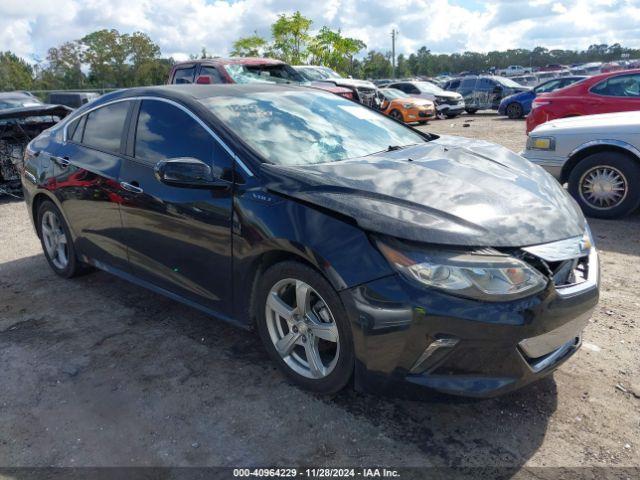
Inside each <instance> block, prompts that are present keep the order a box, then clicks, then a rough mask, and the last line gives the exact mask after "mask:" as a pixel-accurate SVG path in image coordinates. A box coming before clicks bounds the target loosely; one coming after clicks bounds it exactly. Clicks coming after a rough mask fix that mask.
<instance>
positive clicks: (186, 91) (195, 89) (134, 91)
mask: <svg viewBox="0 0 640 480" xmlns="http://www.w3.org/2000/svg"><path fill="white" fill-rule="evenodd" d="M272 91H273V92H285V91H304V92H314V93H318V94H322V90H319V89H315V88H310V87H301V86H297V85H290V84H286V85H283V84H275V83H267V82H265V83H229V84H211V85H198V84H171V85H160V86H155V87H136V88H127V89H123V90H117V91H115V92H111V93H107V94H105V95H102V96H101V97H99V98H98V99H96V100H94V101H93V102H91V106H92V107H95V106H98V105H102V104H103V103H108V102H110V101H112V100H116V99H120V98H135V97H145V96H152V97H161V98H168V99H174V100H182V101H186V102H192V101H194V100H195V101H198V100H200V99H203V98H211V97H221V96H237V97H242V96H244V95H248V94H251V93H255V92H272ZM325 93H327V92H325Z"/></svg>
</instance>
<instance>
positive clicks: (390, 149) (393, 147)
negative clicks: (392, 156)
mask: <svg viewBox="0 0 640 480" xmlns="http://www.w3.org/2000/svg"><path fill="white" fill-rule="evenodd" d="M415 145H420V144H419V143H409V144H408V145H389V146H388V147H387V148H385V149H384V150H380V151H378V152H373V153H368V154H367V155H364V156H365V157H370V156H371V155H377V154H379V153H385V152H395V151H396V150H404V149H405V148H409V147H413V146H415Z"/></svg>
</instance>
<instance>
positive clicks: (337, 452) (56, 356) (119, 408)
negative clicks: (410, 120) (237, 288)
mask: <svg viewBox="0 0 640 480" xmlns="http://www.w3.org/2000/svg"><path fill="white" fill-rule="evenodd" d="M465 123H466V124H468V125H469V126H468V127H463V125H464V124H465ZM424 128H425V129H426V130H428V131H433V132H436V133H441V134H445V133H446V134H459V135H466V136H470V137H476V138H483V139H488V140H493V141H496V142H498V143H501V144H504V145H506V146H507V147H509V148H511V149H513V150H515V151H519V150H521V149H522V148H523V146H524V141H525V136H524V124H523V122H522V121H509V120H503V119H500V118H498V117H496V116H494V115H486V114H478V115H475V116H472V117H466V116H465V117H462V118H460V119H454V120H443V121H434V122H432V123H431V124H430V125H427V126H425V127H424ZM0 225H1V226H2V227H1V230H0V466H5V467H9V466H208V465H211V466H241V465H242V466H270V465H289V466H291V465H315V466H318V465H327V466H328V465H343V466H345V465H352V466H358V465H360V466H371V465H391V466H397V467H399V466H506V467H512V468H514V471H517V470H519V469H520V468H524V469H525V470H524V472H527V471H529V470H528V469H529V468H530V467H536V466H565V467H577V466H640V353H639V349H638V344H639V340H640V324H639V320H638V312H640V296H639V295H638V294H639V292H640V262H639V259H640V214H636V215H633V216H632V217H630V218H628V219H625V220H623V221H595V220H594V221H591V225H592V229H593V231H594V233H595V236H596V239H597V244H598V246H599V248H600V250H601V252H602V255H601V260H602V279H603V283H602V296H601V301H600V304H599V306H598V307H597V309H596V311H595V315H594V317H593V319H592V320H591V322H590V324H589V325H588V327H587V329H586V331H585V335H584V345H583V347H582V349H581V350H580V351H579V352H578V353H577V354H576V355H575V356H574V357H573V358H571V359H570V360H569V361H568V362H566V363H565V364H564V365H563V366H562V367H561V368H560V369H559V370H558V371H557V372H556V373H555V374H554V375H553V376H552V377H548V378H547V379H545V380H543V381H541V382H539V383H536V384H534V385H531V386H529V387H527V388H525V389H523V390H521V391H518V392H516V393H513V394H510V395H508V396H504V397H501V398H497V399H491V400H483V401H467V400H457V399H453V398H441V397H438V398H431V397H426V398H425V399H424V400H400V399H393V398H386V397H385V398H381V397H378V396H372V395H362V394H359V393H355V392H353V391H346V392H343V393H341V394H340V395H338V396H337V397H335V398H333V399H325V398H318V397H316V396H314V395H312V394H309V393H306V392H303V391H301V390H300V389H298V388H296V387H294V386H292V385H290V384H289V383H287V381H286V380H285V379H284V378H283V377H282V375H280V373H278V371H277V370H276V369H275V368H274V366H273V365H272V364H271V363H270V361H269V360H268V358H267V356H266V354H265V352H264V351H263V349H262V347H261V346H260V343H259V341H258V339H257V337H256V336H255V335H254V334H252V333H249V332H245V331H242V330H238V329H235V328H233V327H231V326H229V325H227V324H225V323H224V322H222V321H219V320H216V319H213V318H209V317H206V316H205V315H203V314H201V313H199V312H197V311H195V310H193V309H191V308H188V307H186V306H183V305H180V304H178V303H176V302H173V301H171V300H168V299H166V298H164V297H161V296H159V295H157V294H154V293H151V292H149V291H146V290H144V289H142V288H140V287H137V286H133V285H131V284H129V283H126V282H124V281H122V280H119V279H116V278H114V277H112V276H110V275H108V274H106V273H101V272H98V273H93V274H90V275H87V276H84V277H80V278H77V279H74V280H70V281H65V280H62V279H60V278H58V277H56V276H55V275H54V274H53V273H52V272H51V270H50V269H49V268H48V265H47V264H46V261H45V259H44V257H43V255H42V252H41V248H40V244H39V242H38V240H37V238H36V236H35V234H34V232H33V230H32V228H31V225H30V222H29V220H28V217H27V212H26V209H25V207H24V205H23V203H21V202H19V201H7V200H3V201H1V202H0Z"/></svg>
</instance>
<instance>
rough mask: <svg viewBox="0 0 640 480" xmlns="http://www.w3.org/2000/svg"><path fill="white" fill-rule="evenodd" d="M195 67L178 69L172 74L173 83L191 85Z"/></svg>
mask: <svg viewBox="0 0 640 480" xmlns="http://www.w3.org/2000/svg"><path fill="white" fill-rule="evenodd" d="M195 74H196V67H195V66H193V67H191V68H178V69H177V70H176V72H175V73H174V74H173V83H193V77H194V75H195Z"/></svg>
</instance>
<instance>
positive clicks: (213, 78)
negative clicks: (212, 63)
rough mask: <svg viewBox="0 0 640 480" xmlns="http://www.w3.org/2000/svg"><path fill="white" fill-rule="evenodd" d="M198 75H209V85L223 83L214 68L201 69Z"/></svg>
mask: <svg viewBox="0 0 640 480" xmlns="http://www.w3.org/2000/svg"><path fill="white" fill-rule="evenodd" d="M200 75H209V76H210V77H211V83H225V81H224V79H223V78H222V75H220V72H219V71H218V69H217V68H216V67H202V68H201V69H200Z"/></svg>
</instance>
